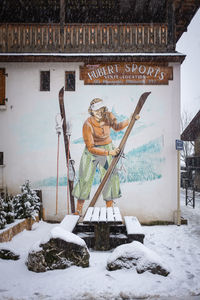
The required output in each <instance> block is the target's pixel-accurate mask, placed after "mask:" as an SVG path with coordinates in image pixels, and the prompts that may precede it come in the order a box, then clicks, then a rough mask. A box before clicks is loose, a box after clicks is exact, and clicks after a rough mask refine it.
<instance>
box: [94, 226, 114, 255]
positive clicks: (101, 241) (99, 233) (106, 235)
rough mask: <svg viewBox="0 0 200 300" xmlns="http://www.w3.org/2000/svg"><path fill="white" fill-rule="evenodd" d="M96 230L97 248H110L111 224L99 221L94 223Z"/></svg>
mask: <svg viewBox="0 0 200 300" xmlns="http://www.w3.org/2000/svg"><path fill="white" fill-rule="evenodd" d="M94 232H95V245H94V249H95V250H98V251H99V250H100V251H107V250H110V226H109V225H108V224H107V223H98V224H95V225H94Z"/></svg>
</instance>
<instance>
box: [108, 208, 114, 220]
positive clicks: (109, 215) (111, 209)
mask: <svg viewBox="0 0 200 300" xmlns="http://www.w3.org/2000/svg"><path fill="white" fill-rule="evenodd" d="M114 220H115V219H114V214H113V208H112V207H108V208H107V222H114Z"/></svg>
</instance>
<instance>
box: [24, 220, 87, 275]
mask: <svg viewBox="0 0 200 300" xmlns="http://www.w3.org/2000/svg"><path fill="white" fill-rule="evenodd" d="M89 257H90V255H89V251H88V248H87V246H86V244H85V241H84V240H82V239H81V238H80V237H78V236H77V235H75V234H73V233H71V232H68V231H66V230H65V229H64V228H62V227H60V226H56V227H54V228H53V229H52V230H51V231H50V233H49V234H48V236H47V237H46V238H45V239H43V240H42V241H40V242H38V243H36V244H35V245H34V246H33V247H32V248H31V249H30V251H29V254H28V259H27V262H26V264H27V266H28V269H29V270H30V271H34V272H45V271H48V270H54V269H65V268H68V267H70V266H73V265H76V266H81V267H88V266H89Z"/></svg>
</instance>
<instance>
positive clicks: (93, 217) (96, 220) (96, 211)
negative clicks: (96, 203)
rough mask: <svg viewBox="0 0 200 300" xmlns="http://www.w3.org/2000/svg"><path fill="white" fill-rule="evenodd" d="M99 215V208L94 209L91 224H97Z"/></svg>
mask: <svg viewBox="0 0 200 300" xmlns="http://www.w3.org/2000/svg"><path fill="white" fill-rule="evenodd" d="M99 213H100V208H99V207H95V208H94V211H93V215H92V218H91V222H99Z"/></svg>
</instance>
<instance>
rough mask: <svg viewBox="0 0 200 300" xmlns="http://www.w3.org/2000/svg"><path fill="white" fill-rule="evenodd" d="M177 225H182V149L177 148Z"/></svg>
mask: <svg viewBox="0 0 200 300" xmlns="http://www.w3.org/2000/svg"><path fill="white" fill-rule="evenodd" d="M177 177H178V178H177V225H178V226H180V225H181V210H180V183H181V180H180V178H181V177H180V151H179V150H177Z"/></svg>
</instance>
